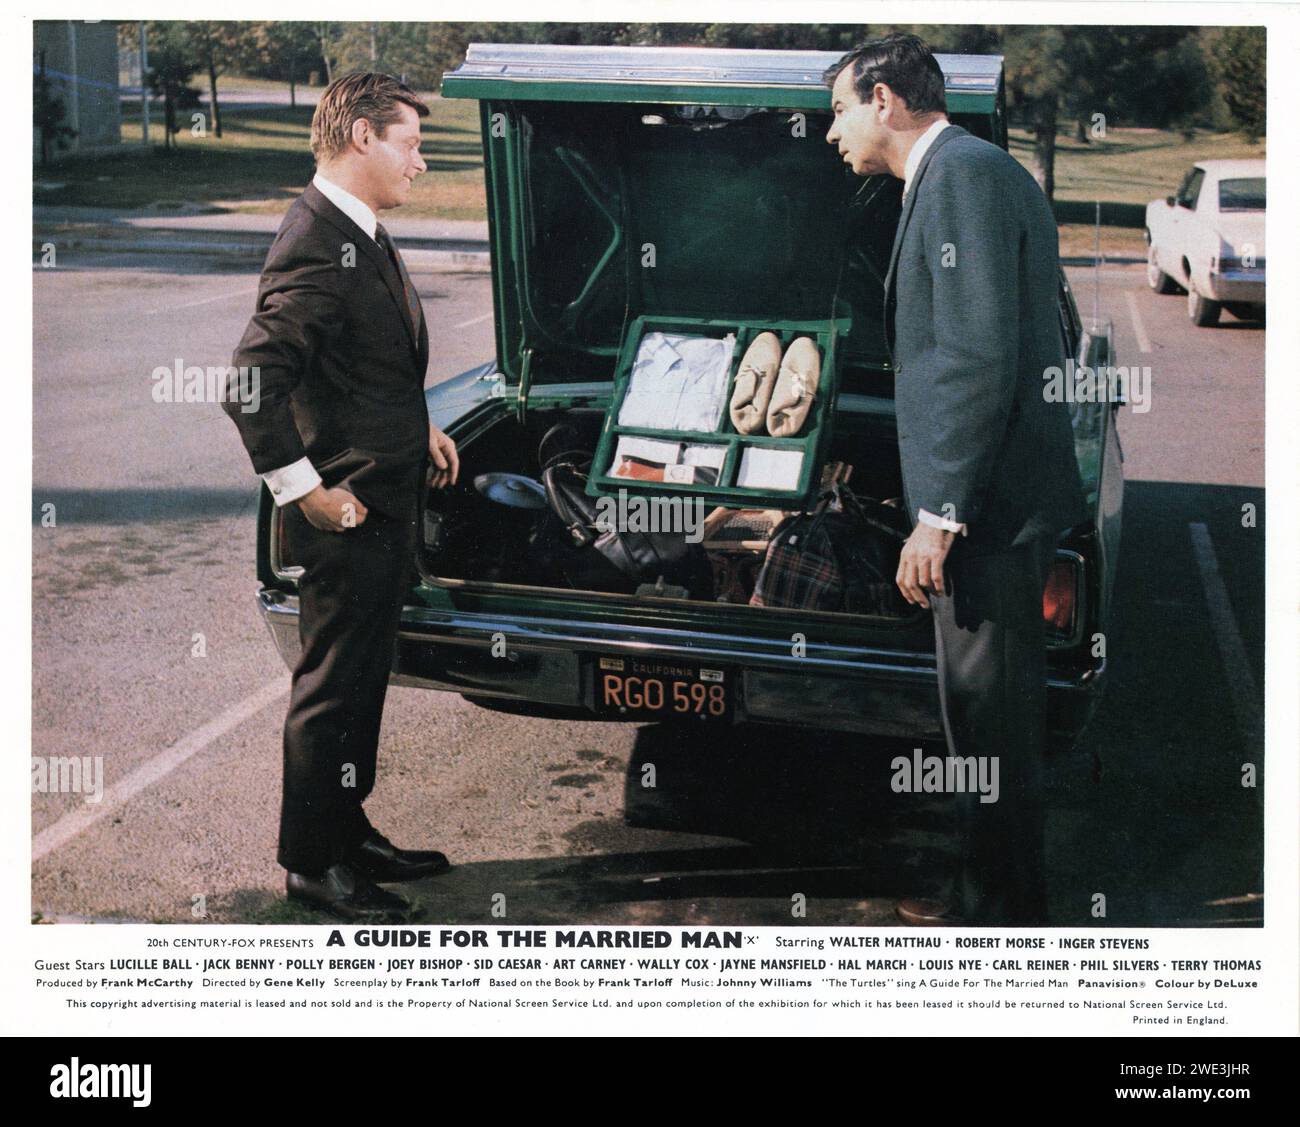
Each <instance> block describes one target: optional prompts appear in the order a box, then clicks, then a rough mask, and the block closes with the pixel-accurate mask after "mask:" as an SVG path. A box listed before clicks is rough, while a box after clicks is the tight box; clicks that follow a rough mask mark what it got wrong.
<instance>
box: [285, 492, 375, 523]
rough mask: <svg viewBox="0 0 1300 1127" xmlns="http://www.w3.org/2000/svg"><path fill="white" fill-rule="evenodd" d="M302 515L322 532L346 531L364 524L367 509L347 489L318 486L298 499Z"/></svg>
mask: <svg viewBox="0 0 1300 1127" xmlns="http://www.w3.org/2000/svg"><path fill="white" fill-rule="evenodd" d="M298 507H299V508H300V509H302V515H303V516H305V517H306V518H307V519H308V520H309V521H311V523H312V524H313V525H314V526H315V527H317V528H319V529H320V530H321V531H322V532H346V531H347V530H348V529H349V528H356V527H357V526H358V525H361V524H364V523H365V520H366V513H367V511H368V510H367V509H366V507H365V505H363V504H362V503H361V502H360V501H358V500H357V498H356V496H355V495H354V494H352V493H349V492H348V491H347V490H346V489H326V488H325V486H323V485H318V486H316V488H315V489H313V490H312V491H311V492H310V493H308V494H307V495H306V496H305V497H301V498H299V500H298Z"/></svg>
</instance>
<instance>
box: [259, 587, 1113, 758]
mask: <svg viewBox="0 0 1300 1127" xmlns="http://www.w3.org/2000/svg"><path fill="white" fill-rule="evenodd" d="M258 606H259V608H260V610H261V612H262V615H263V617H264V618H265V620H266V623H267V625H268V627H269V628H270V630H271V636H272V638H273V639H274V640H275V644H276V647H277V649H278V650H279V652H280V656H281V658H282V659H283V660H284V662H285V664H286V665H288V666H289V667H290V668H293V666H294V664H295V663H296V661H297V657H298V652H299V640H298V600H297V598H296V597H295V596H292V595H286V594H284V593H283V592H281V591H276V590H272V589H267V588H264V589H262V590H261V591H259V592H258ZM792 649H793V647H792V646H791V644H790V641H789V639H784V638H782V639H772V638H761V637H754V636H743V635H734V634H721V633H712V632H708V633H706V632H702V631H691V630H682V629H664V628H655V629H647V628H646V627H644V626H641V627H638V628H637V629H636V630H635V631H634V632H633V631H632V630H630V629H628V628H626V627H621V626H619V625H617V624H611V623H598V622H588V621H576V620H567V619H563V618H524V617H519V616H511V617H508V618H505V617H503V618H493V617H491V616H488V615H483V614H465V613H461V612H457V611H440V610H431V609H427V608H417V607H407V608H406V609H405V610H404V611H403V613H402V622H401V626H400V629H399V635H398V644H397V648H396V653H395V655H394V664H393V674H392V682H393V683H394V684H399V685H413V686H418V687H422V688H428V689H441V690H443V691H446V692H453V693H462V694H465V695H468V696H472V697H484V698H489V699H494V700H498V701H500V702H502V703H503V704H504V703H508V702H512V703H515V704H520V705H525V706H526V705H535V706H539V710H545V711H546V712H547V713H548V714H551V715H555V714H557V713H559V714H572V715H573V716H574V717H575V718H582V717H590V716H591V715H592V711H591V709H590V699H591V686H590V684H589V683H588V679H587V675H586V672H585V671H586V670H587V668H588V663H587V662H586V661H585V659H586V658H587V657H588V656H591V655H597V654H601V655H614V656H617V655H628V656H631V655H634V656H637V657H640V658H644V659H661V660H664V661H667V662H673V661H676V662H685V663H695V664H699V663H707V664H711V665H718V666H722V667H725V668H728V669H731V670H733V671H734V675H735V676H736V678H737V680H738V684H739V701H738V706H737V712H736V720H737V721H749V722H758V723H769V724H794V725H799V726H801V727H810V728H822V729H832V730H836V731H848V732H860V733H863V734H871V735H880V736H895V737H900V738H908V739H938V738H941V737H942V728H941V726H940V719H939V695H938V678H937V674H936V671H935V660H934V655H933V654H931V653H909V652H903V651H899V650H875V649H869V648H865V647H860V646H845V645H836V644H827V643H814V642H812V641H809V642H807V643H805V645H804V647H803V648H802V650H801V652H800V653H799V654H797V655H796V654H795V653H792V652H791V650H792ZM1104 674H1105V661H1104V660H1100V661H1098V662H1097V663H1096V664H1095V665H1094V666H1093V667H1090V668H1088V669H1085V670H1081V671H1080V672H1079V673H1078V674H1077V675H1071V676H1062V675H1058V674H1055V673H1054V674H1052V675H1051V676H1049V678H1048V727H1049V730H1050V732H1051V734H1052V736H1053V738H1054V739H1055V740H1064V741H1072V740H1073V739H1074V737H1075V736H1077V735H1078V733H1079V732H1080V731H1081V730H1082V728H1083V727H1084V725H1085V724H1086V723H1087V721H1088V718H1089V716H1090V715H1091V714H1092V710H1093V708H1094V707H1095V705H1096V702H1097V699H1098V697H1099V695H1100V690H1101V685H1102V682H1103V680H1104ZM524 710H526V709H524Z"/></svg>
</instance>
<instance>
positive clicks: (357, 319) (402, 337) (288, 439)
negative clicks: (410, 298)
mask: <svg viewBox="0 0 1300 1127" xmlns="http://www.w3.org/2000/svg"><path fill="white" fill-rule="evenodd" d="M407 308H408V307H407V304H406V299H405V295H404V293H403V289H402V281H401V278H400V276H399V274H398V272H397V270H396V268H395V267H394V266H393V263H392V261H391V260H390V259H389V257H388V255H387V254H385V253H384V251H383V250H382V249H381V248H380V246H379V245H378V244H377V243H376V242H375V240H374V239H372V238H371V237H370V236H369V235H367V234H366V233H365V232H364V231H363V230H362V229H361V228H360V227H358V226H357V225H356V223H354V222H353V221H352V220H351V219H349V218H348V217H347V216H346V215H345V214H343V212H342V211H340V210H339V209H338V208H337V207H335V206H334V204H332V203H331V202H330V201H329V200H328V199H326V198H325V196H324V195H322V194H321V192H320V190H319V189H317V188H316V187H315V186H314V185H309V186H308V187H307V189H306V191H304V192H303V194H302V195H301V196H299V197H298V199H296V200H295V201H294V202H293V204H292V205H291V206H290V207H289V211H288V213H287V214H286V215H285V217H284V222H283V223H281V224H280V230H279V232H278V233H277V234H276V236H275V241H274V242H273V243H272V244H271V250H270V252H269V253H268V254H267V257H266V265H265V266H264V267H263V269H262V280H261V284H260V286H259V287H258V292H257V312H256V313H254V315H253V317H252V320H250V321H249V323H248V328H247V329H246V330H245V331H244V336H243V339H242V340H241V341H240V342H239V346H238V348H236V350H235V355H234V360H233V363H234V364H235V365H236V366H237V367H244V366H247V367H252V366H254V365H255V366H257V367H258V368H259V369H260V381H261V382H260V389H261V391H260V396H261V399H260V405H259V407H258V409H257V410H256V411H252V412H250V413H248V414H245V413H243V412H242V411H241V410H240V405H239V403H237V402H234V401H229V400H228V402H227V403H226V404H225V405H224V406H225V408H226V413H227V414H228V415H229V416H230V417H231V419H233V420H234V422H235V424H236V426H238V427H239V432H240V436H241V437H242V438H243V440H244V445H245V446H246V447H247V449H248V453H249V456H250V457H251V458H252V461H253V468H254V470H256V471H257V472H258V473H266V472H267V471H269V470H275V469H279V468H281V467H283V466H288V465H290V464H291V463H293V462H296V461H298V460H299V459H300V458H302V457H303V456H304V455H305V456H307V457H308V458H310V459H311V462H312V464H313V465H314V466H315V467H316V471H317V472H318V473H319V474H320V476H321V479H322V482H323V483H324V484H325V485H326V486H328V487H333V486H343V487H344V488H346V489H348V490H349V491H351V492H352V493H354V494H355V495H356V496H357V497H358V498H359V499H360V500H361V501H362V503H363V504H365V505H366V507H367V508H373V509H376V510H378V511H379V512H381V513H385V514H387V515H389V516H393V517H398V518H400V519H409V518H410V517H412V516H413V515H414V512H415V505H416V503H417V500H418V497H419V491H420V489H421V488H422V487H423V482H424V472H425V462H426V459H427V457H428V447H429V416H428V411H427V409H426V407H425V401H424V371H425V368H426V366H427V363H428V355H429V341H428V333H427V331H426V330H425V326H424V319H423V317H421V320H420V327H419V331H418V333H417V331H416V330H415V329H414V328H413V327H412V325H411V318H410V315H409V313H408V312H407Z"/></svg>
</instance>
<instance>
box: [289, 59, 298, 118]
mask: <svg viewBox="0 0 1300 1127" xmlns="http://www.w3.org/2000/svg"><path fill="white" fill-rule="evenodd" d="M296 62H297V60H296V59H294V58H292V57H290V59H289V108H290V109H294V108H295V107H296V106H297V105H298V99H297V97H296V96H295V93H294V79H295V78H296V77H297V76H296V75H295V74H294V71H295V70H296V69H297V67H296Z"/></svg>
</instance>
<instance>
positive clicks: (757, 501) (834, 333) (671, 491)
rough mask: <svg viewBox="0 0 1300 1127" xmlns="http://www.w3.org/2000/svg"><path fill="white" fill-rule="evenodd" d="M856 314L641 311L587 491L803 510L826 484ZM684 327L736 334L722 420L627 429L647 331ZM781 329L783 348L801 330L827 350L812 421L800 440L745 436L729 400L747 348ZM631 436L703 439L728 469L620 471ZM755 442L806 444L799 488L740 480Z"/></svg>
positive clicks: (696, 332)
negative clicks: (699, 473)
mask: <svg viewBox="0 0 1300 1127" xmlns="http://www.w3.org/2000/svg"><path fill="white" fill-rule="evenodd" d="M848 327H849V321H848V318H840V319H826V320H821V321H784V320H770V319H763V318H703V317H659V316H641V317H638V318H636V320H634V321H633V322H632V324H631V326H630V329H629V331H628V334H627V336H626V338H625V339H624V342H623V347H622V348H621V349H620V350H619V356H618V364H617V368H616V369H615V373H614V396H613V400H612V402H611V406H610V409H609V411H608V412H607V413H606V415H605V423H604V426H603V427H602V429H601V433H600V440H599V442H598V443H597V446H596V454H595V458H594V459H593V461H592V472H591V473H590V474H589V475H588V478H587V494H588V495H589V496H592V497H599V496H609V495H611V494H616V493H617V492H618V491H619V490H620V489H623V490H627V491H628V492H629V493H644V494H653V495H655V496H682V497H699V498H700V499H701V500H703V501H706V502H710V503H712V504H714V505H727V506H731V507H733V508H769V509H797V508H802V507H803V506H804V505H805V504H806V503H808V502H811V500H812V498H813V495H814V493H815V492H816V489H817V487H818V485H820V483H821V470H822V464H823V462H824V461H825V458H826V450H827V447H828V446H829V443H830V433H831V418H832V415H833V413H834V408H835V395H836V390H837V388H838V383H839V381H838V378H837V377H838V373H839V349H838V345H839V343H840V340H841V338H842V337H844V336H845V335H846V334H847V332H848ZM652 332H663V333H682V334H687V335H691V336H711V337H717V338H718V339H721V338H723V337H725V336H726V335H727V334H728V333H735V334H736V347H735V351H734V352H733V353H732V357H731V370H730V371H729V372H728V373H727V390H726V394H725V396H724V398H723V408H722V418H721V420H720V421H719V423H718V429H717V430H716V431H712V432H705V431H681V430H660V429H655V428H651V427H624V426H620V425H619V423H618V416H619V413H620V412H621V411H622V409H623V400H624V398H625V397H626V396H627V391H628V387H629V386H630V385H631V382H632V366H633V364H634V363H635V361H636V355H637V352H638V350H639V349H640V347H641V341H642V339H643V338H644V337H645V335H646V334H647V333H652ZM763 332H773V333H776V335H777V336H778V337H779V338H780V340H781V352H782V355H784V354H785V350H786V349H787V348H788V347H789V346H790V343H791V342H792V341H793V340H794V339H795V338H796V337H801V336H806V337H811V338H812V340H813V343H814V344H816V345H817V347H818V349H819V350H820V352H821V357H822V367H821V376H820V379H819V382H818V386H817V396H816V398H815V399H814V401H813V406H812V410H811V411H809V412H808V418H807V419H806V420H805V421H804V425H803V429H802V430H801V431H800V433H799V434H797V435H795V436H794V437H793V438H773V437H772V436H771V435H769V434H767V433H765V432H760V433H758V434H753V435H744V434H740V433H738V432H737V431H736V428H735V427H734V426H733V425H732V422H731V415H730V412H729V409H728V408H729V405H730V403H731V393H732V389H733V387H734V386H735V382H736V373H737V371H738V370H739V368H740V362H741V360H742V359H743V358H744V355H745V350H746V349H747V348H748V347H749V345H750V342H751V341H753V339H754V338H755V337H756V336H758V334H759V333H763ZM623 435H629V436H634V437H638V438H652V439H659V440H662V441H666V442H682V443H691V444H697V445H713V446H726V448H727V449H726V453H725V455H724V457H723V462H722V469H721V471H720V472H719V474H718V481H717V484H708V483H706V482H693V483H689V484H688V483H685V482H666V481H643V480H638V479H637V478H628V477H613V476H612V475H610V474H609V472H608V470H609V467H610V463H611V462H612V461H613V458H614V451H615V450H616V449H617V447H618V440H619V438H620V437H621V436H623ZM747 447H758V448H762V449H775V450H798V451H800V452H801V453H802V454H803V464H802V465H801V466H800V468H799V480H798V484H797V485H796V487H795V488H793V489H788V490H783V489H774V488H771V487H766V486H764V487H757V488H752V487H748V486H740V485H737V484H736V478H737V476H738V474H739V472H740V461H741V457H742V455H743V453H744V451H745V449H746V448H747Z"/></svg>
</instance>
